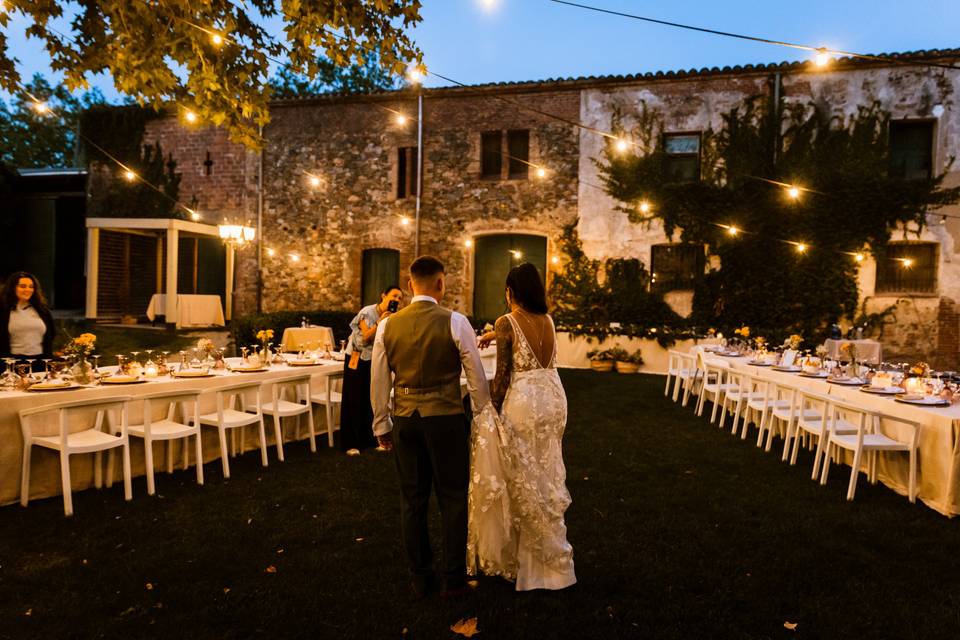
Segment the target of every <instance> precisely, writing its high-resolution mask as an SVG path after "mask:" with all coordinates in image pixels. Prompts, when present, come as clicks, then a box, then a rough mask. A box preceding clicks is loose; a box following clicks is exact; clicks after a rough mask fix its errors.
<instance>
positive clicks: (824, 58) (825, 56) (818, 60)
mask: <svg viewBox="0 0 960 640" xmlns="http://www.w3.org/2000/svg"><path fill="white" fill-rule="evenodd" d="M831 59H832V58H831V57H830V52H829V51H827V49H826V48H825V47H820V48H819V49H817V53H816V55H814V56H813V62H814V64H816V65H817V66H818V67H820V68H821V69H822V68H823V67H825V66H827V65H828V64H830V60H831Z"/></svg>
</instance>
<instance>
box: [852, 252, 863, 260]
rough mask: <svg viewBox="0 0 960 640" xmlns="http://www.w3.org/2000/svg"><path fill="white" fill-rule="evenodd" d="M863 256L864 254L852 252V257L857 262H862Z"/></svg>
mask: <svg viewBox="0 0 960 640" xmlns="http://www.w3.org/2000/svg"><path fill="white" fill-rule="evenodd" d="M864 257H865V256H864V255H863V254H862V253H855V254H853V259H854V260H856V261H857V262H863V260H864Z"/></svg>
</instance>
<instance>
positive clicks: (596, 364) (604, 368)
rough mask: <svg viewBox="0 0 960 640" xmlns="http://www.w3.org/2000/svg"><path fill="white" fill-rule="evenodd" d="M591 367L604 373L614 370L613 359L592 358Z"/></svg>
mask: <svg viewBox="0 0 960 640" xmlns="http://www.w3.org/2000/svg"><path fill="white" fill-rule="evenodd" d="M590 368H591V369H593V370H594V371H600V372H603V373H606V372H608V371H613V360H591V361H590Z"/></svg>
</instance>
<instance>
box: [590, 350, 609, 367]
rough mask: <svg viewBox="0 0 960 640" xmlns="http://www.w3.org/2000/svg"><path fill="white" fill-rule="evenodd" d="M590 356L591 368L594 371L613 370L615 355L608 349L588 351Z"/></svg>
mask: <svg viewBox="0 0 960 640" xmlns="http://www.w3.org/2000/svg"><path fill="white" fill-rule="evenodd" d="M587 357H588V358H590V368H591V369H593V370H594V371H601V372H607V371H613V355H612V354H611V352H610V351H608V350H600V349H594V350H593V351H590V352H588V353H587Z"/></svg>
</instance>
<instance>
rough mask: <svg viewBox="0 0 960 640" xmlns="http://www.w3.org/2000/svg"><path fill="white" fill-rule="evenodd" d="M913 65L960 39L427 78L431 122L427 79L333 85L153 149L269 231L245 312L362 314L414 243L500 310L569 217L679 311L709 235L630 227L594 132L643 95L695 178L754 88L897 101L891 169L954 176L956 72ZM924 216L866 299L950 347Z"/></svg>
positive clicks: (681, 169) (198, 190)
mask: <svg viewBox="0 0 960 640" xmlns="http://www.w3.org/2000/svg"><path fill="white" fill-rule="evenodd" d="M920 61H937V62H946V63H950V64H955V63H957V62H960V50H938V51H919V52H912V53H904V54H894V55H892V56H890V59H889V60H886V61H874V60H855V59H846V58H844V59H838V60H835V61H833V63H832V64H831V65H830V66H829V68H827V69H818V68H816V67H815V65H814V64H813V63H812V62H803V63H796V62H795V63H779V64H765V65H756V66H754V65H746V66H743V67H739V66H738V67H732V68H730V67H725V68H722V69H718V68H712V69H706V68H705V69H700V70H690V71H681V72H670V73H655V74H653V73H649V74H643V75H635V76H616V77H589V78H577V79H561V80H546V81H536V82H519V83H501V84H488V85H480V86H469V87H452V88H440V89H424V90H422V105H423V117H422V122H418V119H417V114H418V93H417V91H416V90H410V89H407V90H401V91H391V92H384V93H378V94H374V95H363V96H356V95H323V96H318V97H313V98H305V99H297V100H283V101H277V102H275V103H274V104H273V107H272V112H271V117H272V121H271V122H270V124H269V125H268V126H267V127H265V129H264V132H263V133H264V138H265V145H264V147H263V150H262V152H260V153H257V152H252V151H249V150H247V149H244V148H242V147H240V146H238V145H235V144H233V143H231V142H229V141H228V139H227V137H226V133H225V132H223V131H221V130H218V129H216V128H213V127H197V126H190V125H187V124H185V123H184V122H182V120H180V119H178V118H177V117H176V116H175V115H170V116H169V117H165V118H160V119H155V120H152V121H150V122H149V124H148V126H147V131H146V136H145V139H144V142H145V143H152V142H154V141H159V142H160V143H161V144H162V146H163V150H164V152H165V153H171V154H172V155H173V158H174V159H175V160H176V162H177V170H178V171H179V172H181V173H182V181H181V184H180V196H181V200H183V201H184V202H187V201H191V199H192V200H193V201H194V202H196V203H197V208H198V211H199V212H200V215H201V216H202V217H203V221H204V222H207V223H211V224H216V223H217V222H220V221H222V220H223V219H231V220H235V221H245V222H246V223H247V224H250V225H252V226H254V227H256V228H257V229H258V236H257V237H258V242H257V243H255V245H251V246H247V247H245V248H242V249H240V250H239V252H238V255H237V262H236V264H237V267H236V268H237V274H236V289H235V296H236V298H235V305H236V313H245V312H252V311H255V310H257V309H261V310H263V311H276V310H282V309H320V308H325V309H340V308H342V309H356V308H359V307H360V306H361V304H363V303H367V302H370V301H371V300H374V299H376V292H377V290H378V288H379V287H381V286H383V285H385V284H387V283H390V282H395V281H398V280H399V279H400V278H401V273H402V270H403V268H404V267H405V266H406V265H407V264H408V263H409V262H410V260H411V259H412V258H413V257H414V255H415V254H416V253H417V252H418V251H419V252H420V253H430V254H434V255H437V256H439V257H440V258H441V259H442V260H443V261H444V262H445V263H446V265H447V270H448V286H449V291H448V299H447V302H448V304H450V305H451V306H452V307H454V308H456V309H458V310H460V311H463V312H465V313H468V314H471V315H473V316H474V317H476V318H480V319H490V318H493V317H495V316H496V315H497V314H498V313H499V312H500V311H501V310H502V309H503V279H504V276H505V274H506V271H507V270H508V269H509V268H510V266H511V265H512V264H514V263H516V262H517V261H518V260H519V261H532V262H534V263H535V264H537V265H538V266H539V267H540V268H541V269H542V270H543V272H544V273H545V274H547V275H548V283H549V274H550V273H551V271H552V270H553V269H556V268H558V264H559V263H562V257H561V256H558V255H557V248H556V244H555V243H556V241H557V239H558V238H559V235H560V232H561V229H562V227H563V226H564V225H568V224H570V223H572V222H574V221H576V220H579V223H578V231H579V234H580V238H581V240H582V242H583V244H584V248H585V250H586V252H587V253H588V255H590V256H591V257H636V258H639V259H640V260H641V261H642V262H643V263H644V264H645V265H647V268H648V269H649V270H650V271H651V272H653V273H655V274H657V279H658V281H659V282H660V283H661V286H662V287H663V289H664V290H665V291H666V292H667V293H666V295H667V300H668V301H669V302H670V303H671V305H672V306H674V308H675V309H677V310H678V311H679V312H680V313H681V314H683V313H688V312H689V307H690V299H691V297H692V293H691V292H690V291H688V289H689V282H690V281H691V279H692V278H695V277H696V276H697V275H698V273H697V272H698V270H699V271H700V272H701V273H702V269H703V268H704V264H709V248H708V247H707V248H705V251H706V254H707V255H706V256H704V255H696V254H697V251H696V250H695V251H694V252H693V254H691V252H690V251H689V250H687V249H685V248H683V247H678V246H677V245H676V244H675V243H673V242H671V239H670V238H668V237H666V236H665V235H664V233H663V230H662V228H660V227H659V226H658V225H657V224H653V225H638V224H634V223H631V222H629V221H628V220H627V217H626V215H625V214H624V213H622V212H620V211H618V210H617V208H616V206H617V203H616V202H615V201H614V200H612V199H611V198H610V197H609V196H608V195H607V194H606V193H605V192H604V190H603V189H602V188H600V178H599V177H598V175H597V168H596V166H595V164H594V162H593V160H594V159H595V158H597V157H599V156H600V153H601V150H602V146H603V144H604V137H603V136H602V135H599V134H598V133H597V132H596V130H601V131H609V130H610V123H611V117H612V114H613V112H614V110H619V111H620V112H621V113H624V114H626V115H627V117H629V114H631V113H632V112H635V111H636V109H637V105H639V104H640V103H641V102H642V103H644V104H646V105H647V106H648V107H650V108H654V109H656V110H657V111H658V112H659V114H660V115H661V117H662V121H663V122H664V130H663V131H661V132H660V135H662V136H664V137H665V142H666V146H667V149H668V152H669V153H670V162H672V163H674V164H675V170H676V172H678V175H682V176H685V178H686V179H689V180H697V179H699V177H700V164H701V155H700V134H701V132H703V131H704V130H706V129H708V128H710V127H712V128H713V129H715V130H716V129H719V128H720V125H721V114H723V113H724V112H726V111H729V110H730V109H731V108H732V107H733V106H735V105H736V104H737V103H739V102H741V101H743V100H744V99H745V98H748V97H750V96H755V95H765V94H773V92H776V95H779V96H780V97H782V98H783V100H784V101H785V102H787V103H790V102H799V103H810V102H811V101H817V102H819V103H821V104H828V105H829V106H830V108H831V109H833V110H835V112H836V114H838V115H850V114H852V113H854V112H855V111H856V109H857V107H858V106H860V105H867V104H871V103H873V102H878V103H879V104H880V105H881V107H882V108H883V109H884V110H885V111H887V112H889V113H890V114H891V119H892V120H891V126H890V134H889V135H890V145H891V154H892V159H893V163H894V166H896V167H898V168H899V169H898V170H902V171H905V172H910V173H909V174H910V175H929V174H931V173H939V172H941V171H944V170H949V171H950V173H949V175H948V178H947V185H948V186H949V185H956V184H960V169H958V167H957V165H956V164H951V162H952V160H953V158H954V157H956V156H958V155H960V104H958V102H957V100H958V96H960V71H955V70H951V69H945V68H939V67H931V66H924V65H918V64H915V63H916V62H920ZM578 123H579V125H583V126H578ZM418 126H422V139H423V153H422V166H420V167H418V164H417V149H416V144H417V131H418ZM541 169H542V170H543V171H541ZM541 173H543V174H544V175H542V176H541ZM91 184H92V185H96V184H97V182H96V181H91ZM418 185H421V186H420V188H421V198H420V207H419V212H418V210H417V198H416V195H417V189H418ZM91 188H96V187H95V186H94V187H91ZM944 215H947V216H958V218H954V217H943V216H944ZM929 220H930V224H929V225H928V226H927V228H926V229H925V230H924V231H923V233H922V235H921V236H920V237H919V238H917V237H916V235H915V234H914V235H911V236H909V238H906V234H903V235H904V237H905V238H906V239H904V240H899V239H898V240H896V242H898V243H900V245H902V246H900V245H898V246H900V249H895V251H896V250H901V249H902V251H904V252H909V255H910V256H911V257H912V258H913V260H914V262H915V268H914V269H911V270H910V271H909V273H904V272H903V270H899V271H898V270H896V269H890V268H887V267H886V266H884V265H877V264H875V263H873V262H872V261H870V260H869V259H868V260H867V261H865V262H864V263H863V264H862V267H861V270H860V274H861V275H860V289H861V295H862V296H863V298H864V299H865V300H866V301H867V304H868V307H870V308H873V309H881V308H885V307H887V306H889V305H891V304H894V303H898V304H899V305H900V308H901V309H902V312H898V314H897V316H898V324H897V326H896V327H895V328H892V329H890V330H888V331H887V333H886V334H885V336H884V342H885V344H887V343H888V342H889V343H890V344H891V345H892V346H893V347H894V348H896V346H897V345H903V346H904V347H906V345H908V344H910V343H911V342H913V343H915V342H916V341H918V340H922V341H929V340H931V339H932V340H934V341H936V343H937V345H938V350H940V351H944V352H947V353H951V354H956V353H957V352H958V349H960V345H958V315H957V313H956V311H955V309H954V303H955V301H957V300H960V255H958V253H957V252H956V248H955V245H956V243H957V241H960V207H951V208H949V210H944V211H937V212H935V213H932V214H931V215H930V218H929ZM898 237H899V236H898ZM704 258H706V260H705V259H704ZM894 350H896V349H894ZM905 350H907V351H909V349H905Z"/></svg>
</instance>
